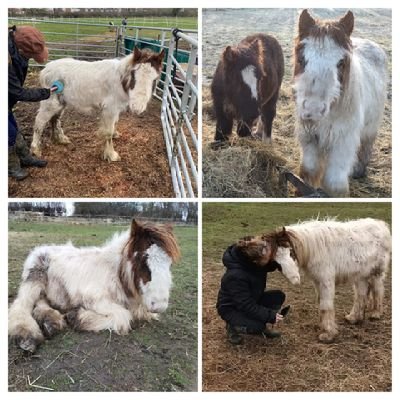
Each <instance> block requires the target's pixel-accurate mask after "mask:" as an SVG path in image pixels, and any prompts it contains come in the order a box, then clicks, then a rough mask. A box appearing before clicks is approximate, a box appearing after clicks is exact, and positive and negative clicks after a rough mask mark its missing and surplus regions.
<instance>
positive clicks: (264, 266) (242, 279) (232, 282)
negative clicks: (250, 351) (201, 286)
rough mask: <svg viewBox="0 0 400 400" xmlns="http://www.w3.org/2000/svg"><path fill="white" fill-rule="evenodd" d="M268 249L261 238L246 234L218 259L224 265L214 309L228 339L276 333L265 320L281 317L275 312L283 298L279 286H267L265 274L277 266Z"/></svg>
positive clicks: (272, 321)
mask: <svg viewBox="0 0 400 400" xmlns="http://www.w3.org/2000/svg"><path fill="white" fill-rule="evenodd" d="M270 257H271V250H270V248H269V247H268V245H267V244H266V242H265V241H263V240H261V239H260V238H257V237H246V238H243V239H241V240H239V241H238V242H237V243H235V244H233V245H231V246H229V247H228V248H227V249H226V251H225V253H224V255H223V257H222V262H223V264H224V266H225V267H226V271H225V274H224V275H223V277H222V279H221V288H220V290H219V293H218V300H217V305H216V307H217V310H218V314H219V315H220V317H221V318H222V319H223V320H224V321H225V322H226V329H227V336H228V340H229V342H230V343H232V344H241V343H242V342H243V338H242V336H241V335H240V334H241V333H244V334H262V335H264V336H265V337H268V338H274V337H279V336H280V335H281V334H280V333H279V332H276V331H273V330H271V329H268V328H267V326H266V324H267V323H269V324H276V323H277V322H279V321H281V320H282V319H283V316H282V315H281V314H279V312H278V311H279V310H280V309H281V307H282V304H283V303H284V302H285V297H286V296H285V293H283V292H282V291H281V290H267V291H265V288H266V283H267V275H268V273H269V272H273V271H275V270H276V269H279V264H277V263H276V262H275V261H271V262H270Z"/></svg>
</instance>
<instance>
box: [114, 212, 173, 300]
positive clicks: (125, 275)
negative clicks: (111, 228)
mask: <svg viewBox="0 0 400 400" xmlns="http://www.w3.org/2000/svg"><path fill="white" fill-rule="evenodd" d="M172 229H173V228H172V225H169V224H165V225H161V224H153V223H150V222H142V223H140V222H137V221H136V220H134V219H133V220H132V224H131V232H130V237H129V240H128V242H127V243H126V245H125V247H124V250H123V256H122V260H121V263H120V266H119V271H118V276H119V280H120V282H121V285H122V289H123V290H124V292H125V295H126V296H127V297H132V296H134V294H135V293H136V292H139V293H140V292H141V287H140V282H142V283H143V284H146V283H147V282H149V281H151V271H150V268H149V266H148V264H147V254H146V250H147V249H148V248H149V247H150V246H152V245H153V244H155V245H157V246H158V247H160V248H161V249H163V250H164V251H165V252H166V253H167V254H168V256H169V257H170V258H171V259H172V261H173V262H176V261H177V260H178V259H179V257H180V250H179V246H178V243H177V241H176V238H175V235H174V234H173V231H172ZM128 262H130V264H131V266H129V264H128Z"/></svg>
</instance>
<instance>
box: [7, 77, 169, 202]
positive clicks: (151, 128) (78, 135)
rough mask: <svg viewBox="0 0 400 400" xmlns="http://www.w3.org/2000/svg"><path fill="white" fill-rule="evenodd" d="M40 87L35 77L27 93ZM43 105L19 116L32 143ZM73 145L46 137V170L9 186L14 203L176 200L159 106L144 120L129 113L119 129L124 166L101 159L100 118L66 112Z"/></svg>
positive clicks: (26, 106)
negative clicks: (36, 199) (31, 200)
mask: <svg viewBox="0 0 400 400" xmlns="http://www.w3.org/2000/svg"><path fill="white" fill-rule="evenodd" d="M36 85H37V74H30V75H29V77H28V80H27V83H26V86H27V87H34V86H36ZM38 107H39V104H37V103H19V104H18V106H17V107H16V110H15V115H16V119H17V121H18V125H19V128H20V131H21V132H22V133H23V134H24V135H25V137H26V138H27V139H28V140H29V142H30V140H31V135H32V130H33V124H34V120H35V116H36V113H37V109H38ZM62 124H63V128H64V132H65V134H66V135H67V136H68V137H69V138H70V139H71V141H72V143H71V144H68V145H65V146H63V145H55V144H53V143H51V142H50V139H49V136H50V135H49V134H50V132H49V128H47V131H45V133H44V148H43V154H42V156H43V158H44V159H46V160H47V161H48V165H47V167H46V168H44V169H37V168H30V169H29V172H30V175H31V176H30V177H29V178H27V179H26V180H24V181H22V182H16V181H15V180H13V179H10V180H9V186H8V189H9V197H174V192H173V189H172V184H171V178H170V171H169V166H168V160H167V156H166V149H165V144H164V138H163V133H162V126H161V120H160V102H159V101H158V100H156V99H153V100H152V101H151V103H150V104H149V107H148V109H147V111H146V112H145V113H144V114H143V115H142V116H140V117H138V116H133V115H132V114H131V113H128V112H125V113H123V114H121V118H120V120H119V122H118V124H117V129H118V131H119V132H120V133H121V137H120V138H117V139H115V140H114V148H115V150H116V151H117V152H118V153H119V155H120V156H121V161H120V162H115V163H108V162H106V161H104V160H103V159H102V154H103V144H102V140H101V139H100V137H99V136H98V135H97V124H98V116H96V115H94V116H85V115H81V114H78V113H77V112H75V111H71V110H67V111H66V112H65V114H64V116H63V118H62Z"/></svg>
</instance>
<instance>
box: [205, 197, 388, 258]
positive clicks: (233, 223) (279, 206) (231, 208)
mask: <svg viewBox="0 0 400 400" xmlns="http://www.w3.org/2000/svg"><path fill="white" fill-rule="evenodd" d="M317 217H319V218H321V219H322V218H325V217H337V219H338V220H346V219H354V218H363V217H374V218H379V219H383V220H385V221H386V222H388V223H389V224H390V223H391V205H390V203H362V204H361V203H325V202H324V203H204V204H203V249H204V252H203V259H204V260H210V261H213V262H219V261H220V259H221V256H222V252H223V251H224V250H225V248H226V247H228V246H229V245H230V244H232V243H233V242H235V241H236V240H237V239H239V238H241V237H243V236H246V235H252V234H258V233H263V232H266V231H268V230H272V229H275V228H279V227H281V226H283V225H289V224H293V223H296V222H298V221H304V220H307V219H310V218H317Z"/></svg>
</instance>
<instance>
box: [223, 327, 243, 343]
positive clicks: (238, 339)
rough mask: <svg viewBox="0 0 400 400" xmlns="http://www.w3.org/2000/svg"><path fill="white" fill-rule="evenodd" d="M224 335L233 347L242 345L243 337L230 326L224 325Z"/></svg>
mask: <svg viewBox="0 0 400 400" xmlns="http://www.w3.org/2000/svg"><path fill="white" fill-rule="evenodd" d="M226 334H227V337H228V342H229V343H231V344H234V345H238V344H242V343H243V337H242V336H240V335H239V333H238V331H237V330H236V329H235V327H234V326H232V325H231V324H226Z"/></svg>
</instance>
